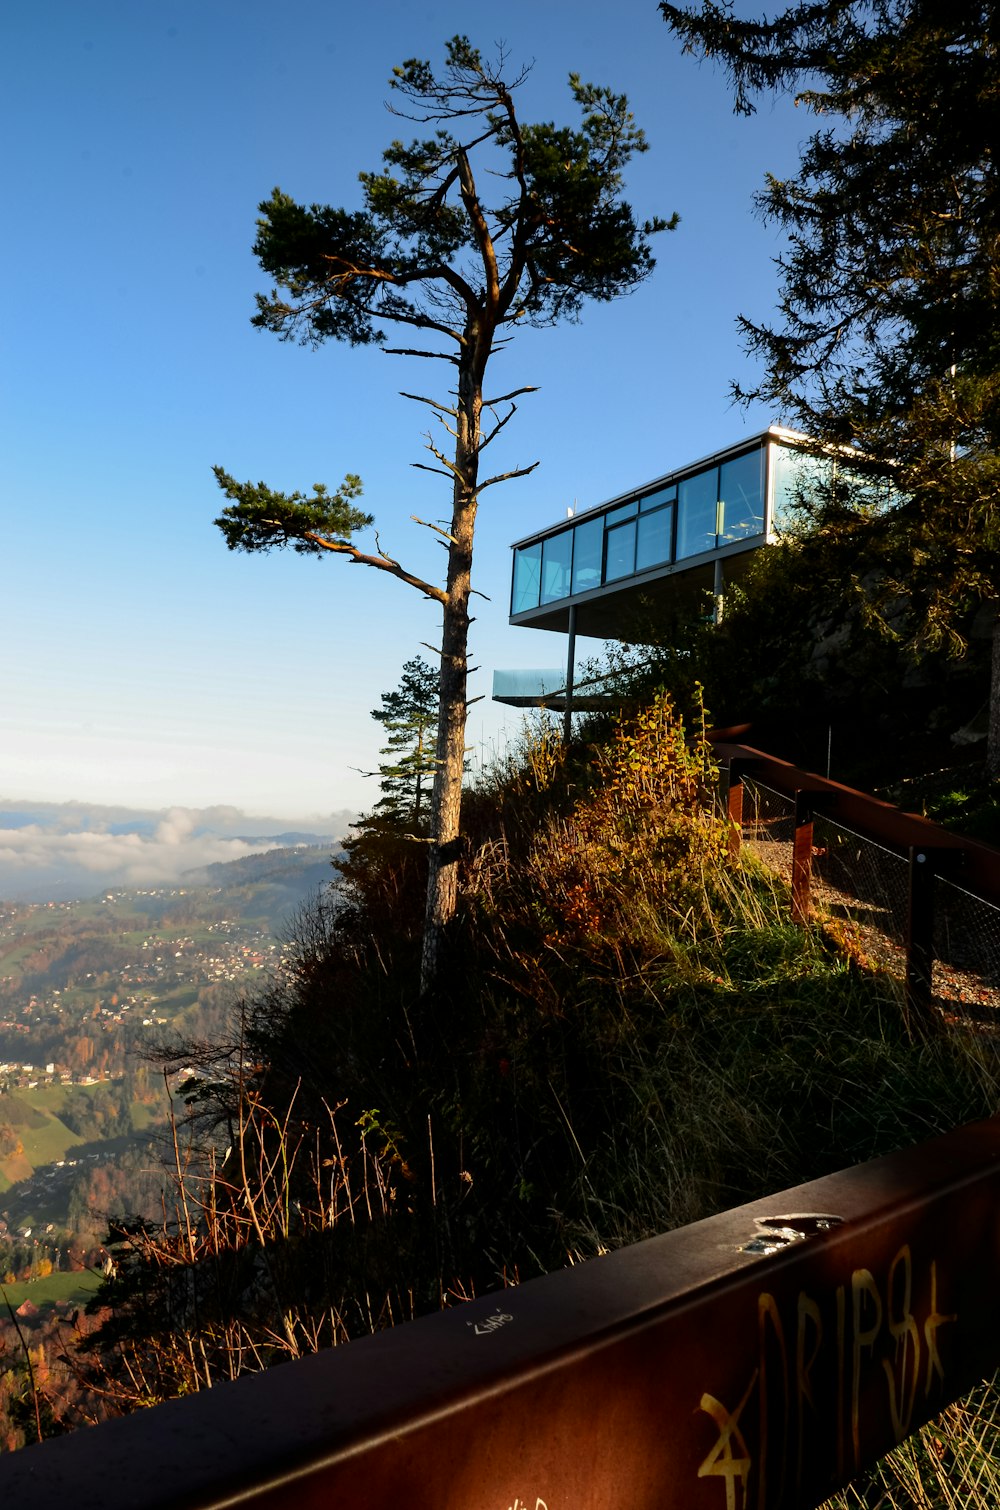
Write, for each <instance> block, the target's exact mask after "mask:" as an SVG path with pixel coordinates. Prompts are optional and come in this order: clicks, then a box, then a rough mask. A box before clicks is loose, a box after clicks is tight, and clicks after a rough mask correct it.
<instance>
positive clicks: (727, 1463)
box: [698, 1369, 757, 1510]
mask: <svg viewBox="0 0 1000 1510" xmlns="http://www.w3.org/2000/svg"><path fill="white" fill-rule="evenodd" d="M756 1383H757V1370H756V1369H754V1373H753V1378H752V1379H751V1380H750V1383H749V1384H748V1385H747V1388H746V1393H745V1394H744V1396H743V1399H742V1400H741V1401H740V1403H739V1405H737V1407H736V1409H735V1410H734V1411H733V1412H732V1414H730V1412H729V1411H728V1410H727V1409H726V1407H725V1406H724V1405H723V1403H722V1401H721V1400H717V1399H716V1398H715V1396H714V1395H707V1394H706V1395H702V1397H701V1409H702V1410H703V1411H704V1412H705V1414H706V1415H708V1416H711V1417H712V1420H713V1421H714V1422H715V1424H716V1426H718V1428H719V1440H718V1441H717V1442H716V1444H715V1446H714V1447H713V1448H712V1451H711V1452H710V1453H709V1454H708V1457H707V1458H706V1459H705V1461H704V1462H703V1463H702V1464H701V1466H700V1467H699V1469H698V1477H699V1478H700V1479H703V1478H710V1477H719V1478H724V1479H725V1481H726V1510H739V1506H738V1505H737V1503H736V1484H737V1481H739V1483H740V1485H741V1487H742V1490H743V1495H744V1497H745V1496H746V1491H747V1478H748V1476H749V1473H750V1453H749V1451H748V1449H747V1444H746V1442H745V1441H744V1440H743V1433H742V1432H741V1431H740V1428H739V1419H740V1416H741V1415H742V1414H743V1408H744V1406H745V1405H746V1403H747V1401H748V1400H749V1398H750V1395H751V1392H752V1391H753V1387H754V1385H755V1384H756ZM734 1440H735V1442H736V1445H737V1447H738V1449H739V1451H740V1453H741V1454H742V1456H741V1457H737V1456H736V1454H735V1453H734V1452H733V1442H734Z"/></svg>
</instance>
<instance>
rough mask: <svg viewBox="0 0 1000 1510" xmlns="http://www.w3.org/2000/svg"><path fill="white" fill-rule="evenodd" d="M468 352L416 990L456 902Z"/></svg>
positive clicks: (475, 473)
mask: <svg viewBox="0 0 1000 1510" xmlns="http://www.w3.org/2000/svg"><path fill="white" fill-rule="evenodd" d="M466 340H467V345H466V347H465V349H464V350H463V353H462V358H461V361H460V365H459V372H458V405H457V408H458V423H457V427H456V429H457V434H456V440H455V485H454V502H453V510H452V521H451V541H450V544H449V548H448V588H447V601H446V602H445V604H444V613H443V622H442V626H441V681H440V709H439V714H438V734H437V750H436V765H435V770H434V787H433V791H432V793H431V815H430V830H431V835H432V843H431V846H430V855H429V862H430V863H429V869H428V875H427V908H426V912H425V914H424V939H423V953H422V957H421V961H420V989H421V991H422V992H426V991H428V990H429V989H430V988H431V987H432V985H433V983H434V980H435V977H436V976H437V973H438V970H439V967H440V962H441V959H440V957H441V941H442V937H443V934H444V930H445V928H446V926H447V924H448V923H449V922H450V921H451V919H452V918H453V917H454V915H455V908H456V905H457V902H458V861H459V851H460V847H461V839H460V835H461V817H462V777H463V774H464V771H465V724H466V713H467V706H468V704H467V679H468V644H469V596H470V593H471V590H472V541H473V535H474V532H475V526H476V509H477V506H478V497H477V493H476V487H477V482H478V477H479V444H480V435H481V431H480V415H481V410H482V394H483V386H482V385H483V369H484V368H485V365H486V362H485V357H483V358H482V359H480V355H479V353H480V351H481V350H483V349H484V348H485V351H486V353H487V354H488V352H489V340H488V339H487V340H484V339H483V338H482V337H481V336H479V335H478V333H477V332H472V331H467V332H466Z"/></svg>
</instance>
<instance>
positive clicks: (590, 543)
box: [573, 518, 604, 592]
mask: <svg viewBox="0 0 1000 1510" xmlns="http://www.w3.org/2000/svg"><path fill="white" fill-rule="evenodd" d="M603 552H604V520H603V519H602V518H597V519H585V520H584V522H583V523H582V524H578V525H577V527H576V529H575V530H574V531H573V591H574V592H586V591H587V590H588V589H589V588H591V587H600V585H601V556H602V554H603Z"/></svg>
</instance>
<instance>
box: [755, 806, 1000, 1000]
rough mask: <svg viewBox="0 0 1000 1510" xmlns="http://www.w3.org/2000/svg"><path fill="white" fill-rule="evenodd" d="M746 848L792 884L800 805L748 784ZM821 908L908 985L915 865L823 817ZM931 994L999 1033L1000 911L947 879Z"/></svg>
mask: <svg viewBox="0 0 1000 1510" xmlns="http://www.w3.org/2000/svg"><path fill="white" fill-rule="evenodd" d="M742 835H743V843H744V844H745V845H746V846H747V847H748V848H749V849H750V850H752V851H753V853H755V854H756V855H757V857H758V858H759V859H760V860H761V861H762V863H763V864H765V865H766V866H767V867H768V869H770V870H772V871H774V872H775V873H776V874H778V875H780V876H781V877H782V878H783V879H784V880H786V881H788V882H790V881H791V876H792V852H793V843H794V835H795V802H794V800H793V799H792V798H791V797H789V796H788V795H787V794H785V793H783V792H778V791H775V790H774V789H773V788H771V787H768V786H767V785H765V784H764V783H762V782H759V781H754V780H751V779H749V778H744V780H743V817H742ZM810 894H811V901H812V905H813V906H814V908H816V909H817V911H819V912H820V913H821V914H824V915H826V916H827V917H830V918H834V919H838V920H840V921H841V922H843V923H844V924H849V925H850V927H851V929H852V931H853V934H854V938H855V941H856V942H857V943H860V945H861V947H862V949H863V952H864V953H865V954H866V955H867V956H868V957H869V958H870V959H871V960H872V962H873V963H874V964H876V965H879V966H880V967H882V968H883V969H887V970H891V971H892V972H893V973H895V974H897V975H899V976H900V977H903V976H904V975H905V973H906V952H905V950H906V937H907V917H908V907H909V856H908V855H905V854H900V853H898V852H896V851H894V850H891V849H889V848H887V847H886V846H885V845H883V844H880V843H878V842H877V841H876V840H874V839H871V838H868V837H867V836H866V835H863V834H859V833H857V832H856V831H855V830H853V829H851V828H848V827H847V826H846V825H844V824H843V823H840V822H838V821H837V820H835V819H833V818H831V817H829V816H827V815H826V814H823V813H816V814H815V815H814V817H813V843H812V878H811V886H810ZM932 949H933V956H934V963H933V973H932V992H933V997H934V999H935V1001H936V1002H937V1004H938V1006H939V1007H941V1008H942V1009H943V1010H944V1011H946V1012H948V1013H954V1014H959V1015H962V1016H966V1017H971V1018H979V1019H981V1020H983V1021H986V1022H996V1023H998V1024H1000V907H998V906H996V905H995V904H994V903H993V902H990V901H987V900H986V899H985V898H984V897H980V896H976V895H974V894H973V893H972V892H970V891H968V890H967V889H966V888H964V887H962V886H960V885H959V884H957V883H956V882H955V881H954V880H953V879H951V878H949V877H947V876H938V877H937V879H936V881H935V889H934V924H933V941H932Z"/></svg>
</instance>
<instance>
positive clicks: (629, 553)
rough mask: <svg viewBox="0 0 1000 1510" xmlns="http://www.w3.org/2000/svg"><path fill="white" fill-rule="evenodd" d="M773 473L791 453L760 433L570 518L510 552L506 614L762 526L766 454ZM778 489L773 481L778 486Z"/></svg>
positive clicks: (755, 532)
mask: <svg viewBox="0 0 1000 1510" xmlns="http://www.w3.org/2000/svg"><path fill="white" fill-rule="evenodd" d="M769 454H770V455H771V456H773V457H774V458H775V475H776V477H777V478H778V479H781V478H782V477H784V476H786V474H787V476H788V478H789V481H786V482H785V484H784V486H785V488H786V489H787V487H788V486H789V483H790V473H788V468H787V464H786V471H785V473H782V471H781V470H780V467H779V466H778V462H779V460H781V461H782V463H783V464H784V458H785V456H787V455H793V456H796V457H798V456H799V455H801V454H802V453H800V452H789V448H788V447H787V446H785V445H782V444H780V443H778V442H777V441H774V440H770V439H766V438H765V439H761V440H759V441H758V442H757V444H756V445H754V446H752V447H750V448H749V449H747V450H746V451H743V452H740V453H738V454H737V455H735V456H732V457H728V458H727V459H726V460H724V461H722V462H717V463H711V464H708V465H705V466H702V467H698V468H696V469H693V470H691V471H689V472H688V473H686V474H679V475H678V477H677V478H676V480H671V481H670V482H668V483H665V484H664V483H660V484H658V485H657V486H656V487H654V488H651V489H650V490H649V492H647V493H641V494H637V495H636V496H635V497H634V498H631V499H629V501H628V502H627V503H615V505H614V506H613V507H610V508H607V509H605V510H604V511H603V512H595V513H593V514H588V515H587V517H586V518H584V519H582V520H580V522H579V523H572V522H568V523H567V524H566V525H565V527H564V528H563V529H560V530H556V531H553V533H552V534H550V535H547V536H546V537H545V538H544V540H541V541H538V540H536V541H532V542H531V543H530V544H526V545H519V546H516V547H515V550H514V589H513V595H512V600H511V613H512V614H519V613H525V612H527V611H528V610H529V609H532V608H538V607H540V606H541V605H543V604H548V603H555V602H558V601H559V600H560V599H563V598H568V597H571V596H573V595H575V594H577V593H587V592H592V591H593V590H594V589H595V588H600V587H605V586H607V585H609V584H611V583H619V582H624V581H627V580H628V578H630V577H635V576H639V575H641V574H642V573H643V572H648V571H654V570H656V569H657V568H662V567H664V566H672V565H674V564H675V563H679V562H682V561H686V560H688V559H693V558H695V557H697V556H701V555H703V554H705V553H706V552H710V551H716V550H719V549H721V548H723V547H724V546H727V545H732V544H734V543H736V542H738V541H740V540H750V539H753V538H754V537H756V536H762V535H763V534H764V531H765V529H766V527H767V487H768V470H769V469H768V457H769ZM776 491H777V485H776Z"/></svg>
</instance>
